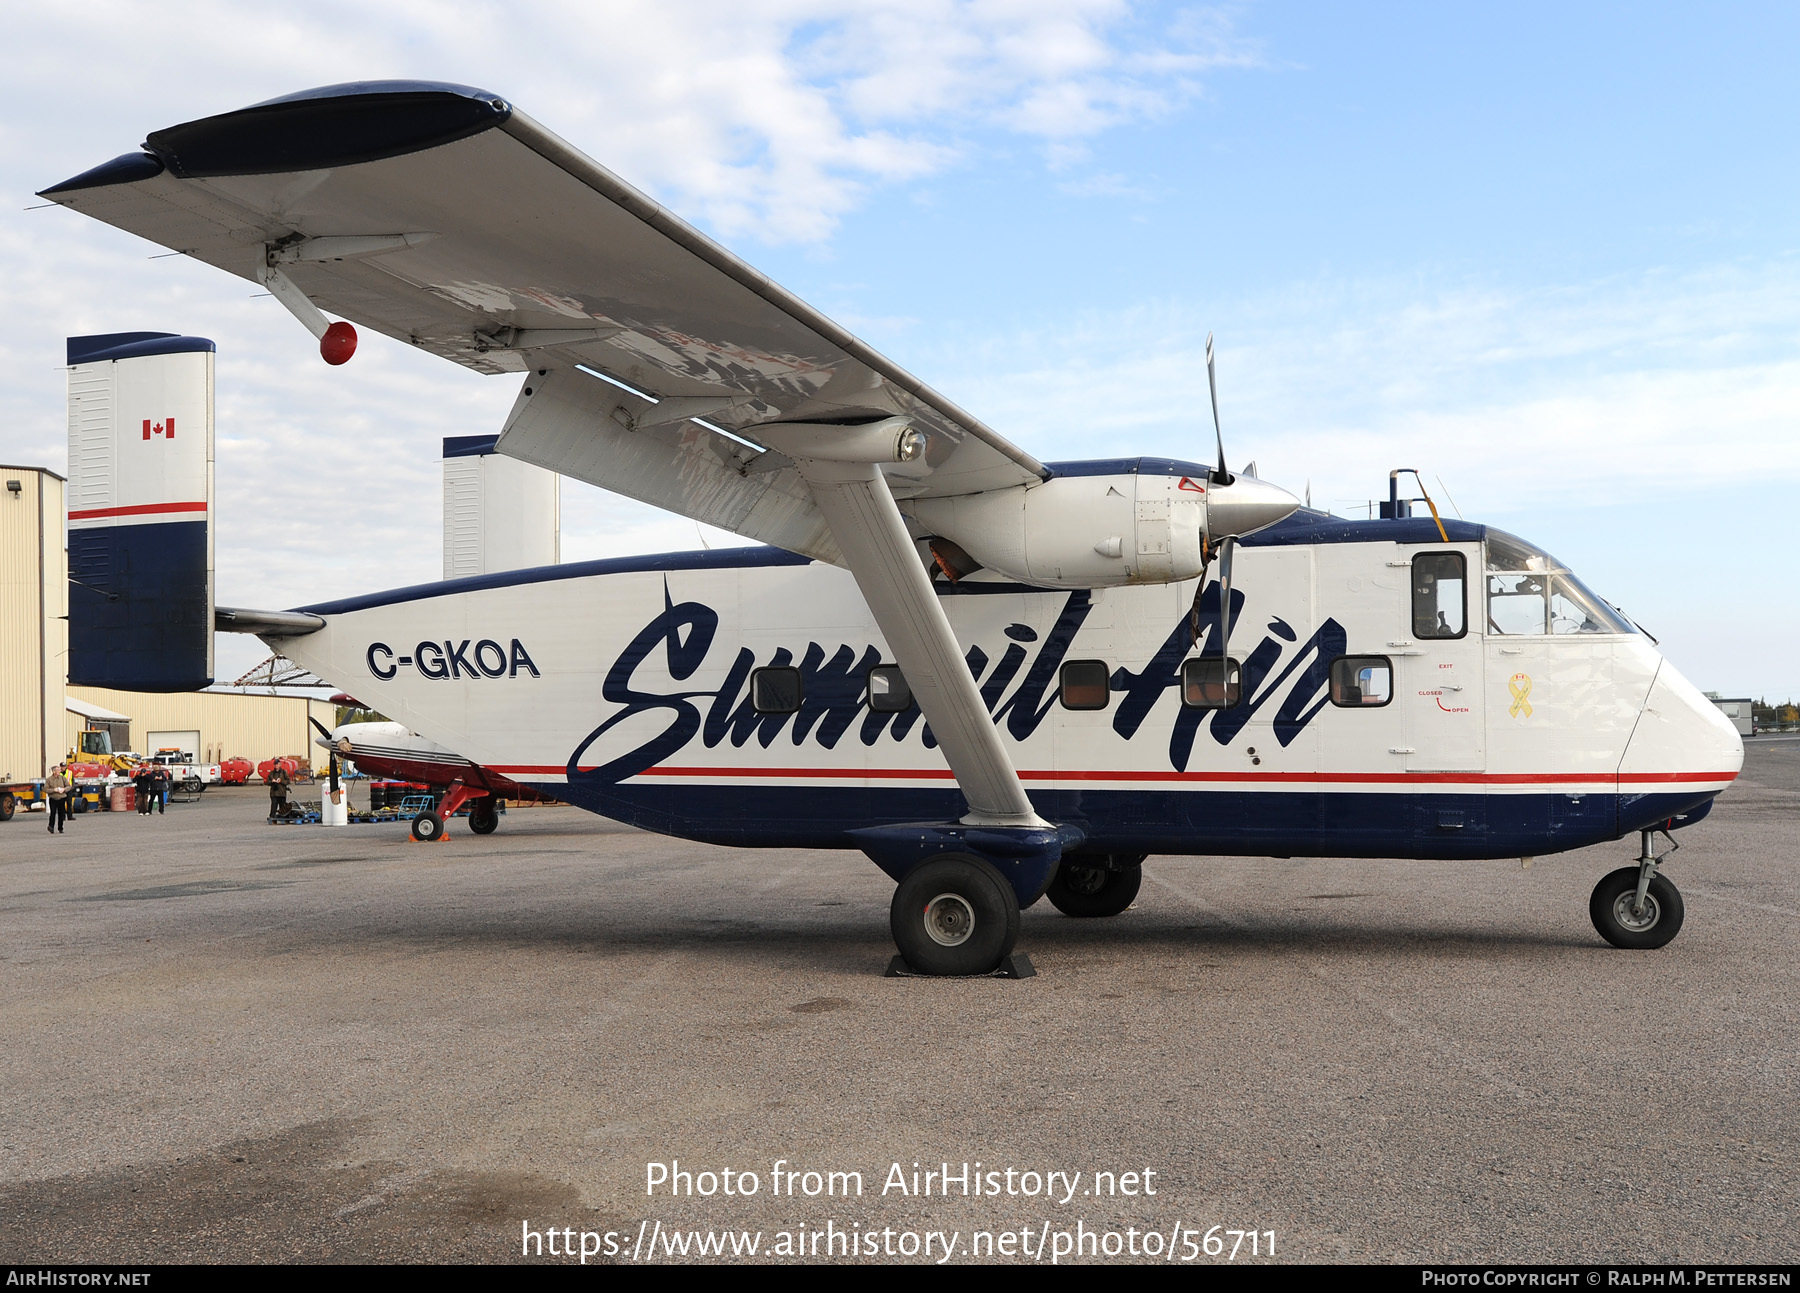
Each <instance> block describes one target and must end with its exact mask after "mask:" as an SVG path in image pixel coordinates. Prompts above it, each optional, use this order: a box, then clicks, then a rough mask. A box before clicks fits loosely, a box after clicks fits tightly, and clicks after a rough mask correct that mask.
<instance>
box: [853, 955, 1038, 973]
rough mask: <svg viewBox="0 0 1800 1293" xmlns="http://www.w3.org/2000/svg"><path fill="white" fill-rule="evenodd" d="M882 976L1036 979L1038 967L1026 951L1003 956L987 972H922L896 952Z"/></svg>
mask: <svg viewBox="0 0 1800 1293" xmlns="http://www.w3.org/2000/svg"><path fill="white" fill-rule="evenodd" d="M881 977H882V978H884V979H945V978H966V979H1034V978H1036V977H1037V967H1036V966H1035V965H1033V964H1032V963H1031V957H1030V956H1028V955H1026V954H1025V953H1024V952H1014V953H1013V954H1012V955H1010V956H1006V957H1002V958H1001V961H1000V964H999V965H997V966H995V967H994V968H993V969H992V970H990V971H988V972H987V973H986V974H966V975H946V974H920V973H919V972H918V971H917V970H915V969H913V968H912V966H910V965H908V964H907V963H906V958H905V957H904V956H901V955H899V954H898V953H896V954H895V955H894V958H893V959H892V960H891V961H889V962H888V965H887V969H886V970H884V971H883V972H882V975H881Z"/></svg>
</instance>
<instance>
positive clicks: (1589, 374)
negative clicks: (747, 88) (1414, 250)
mask: <svg viewBox="0 0 1800 1293" xmlns="http://www.w3.org/2000/svg"><path fill="white" fill-rule="evenodd" d="M1209 313H1210V318H1203V317H1201V314H1200V311H1199V310H1197V309H1196V308H1195V307H1192V306H1188V305H1162V306H1147V307H1141V308H1137V309H1133V310H1128V311H1122V312H1118V313H1114V314H1108V315H1092V316H1087V317H1083V318H1077V319H1074V320H1062V321H1059V325H1058V328H1057V329H1056V330H1055V331H1051V332H1044V333H1041V334H1029V335H1013V336H1010V337H986V338H973V337H966V336H957V337H949V338H945V339H944V341H943V343H942V345H941V348H940V349H939V351H938V354H937V356H936V358H937V360H938V363H937V364H933V365H932V366H931V371H932V372H933V380H934V384H936V385H938V386H939V388H940V389H945V390H951V391H955V392H956V393H957V395H958V396H959V397H960V399H961V401H962V402H963V403H964V404H965V405H966V406H967V407H970V408H972V409H974V410H975V411H977V412H978V413H980V414H981V415H982V416H983V417H984V418H986V419H987V420H988V421H989V422H990V423H992V424H993V425H995V426H997V427H999V428H1001V429H1002V430H1003V431H1004V432H1005V433H1006V434H1008V435H1011V436H1014V437H1016V438H1018V439H1019V440H1020V441H1021V442H1023V443H1026V444H1029V445H1030V446H1031V447H1032V448H1033V450H1034V451H1036V452H1038V453H1039V454H1040V455H1041V456H1049V457H1054V456H1058V455H1061V456H1071V457H1074V456H1081V457H1093V456H1100V455H1104V454H1109V453H1120V454H1127V453H1129V454H1136V453H1163V454H1169V455H1172V456H1181V457H1189V458H1195V459H1198V460H1200V461H1210V459H1211V458H1212V457H1213V454H1212V442H1213V433H1212V424H1211V413H1210V410H1209V409H1208V405H1207V393H1206V368H1205V360H1204V344H1205V335H1206V332H1207V330H1208V327H1209V325H1210V324H1213V323H1218V324H1219V329H1218V331H1219V335H1218V337H1217V353H1218V367H1219V385H1220V407H1221V411H1222V415H1223V419H1224V423H1225V437H1226V438H1225V443H1226V449H1227V455H1228V457H1229V458H1230V459H1231V460H1232V463H1233V465H1234V466H1235V465H1240V464H1241V463H1242V462H1243V461H1244V460H1246V459H1249V458H1254V459H1256V460H1258V462H1259V464H1260V468H1261V470H1262V472H1263V474H1264V475H1265V476H1266V477H1268V478H1270V479H1274V480H1278V481H1281V482H1282V483H1284V484H1288V485H1291V486H1293V487H1295V488H1296V489H1298V487H1300V486H1301V485H1302V484H1303V483H1304V482H1305V481H1306V480H1308V479H1310V480H1311V481H1312V482H1313V490H1314V497H1315V499H1317V500H1319V501H1322V502H1323V501H1327V500H1331V499H1350V498H1368V497H1371V496H1373V495H1374V494H1376V493H1379V492H1381V491H1382V490H1384V489H1385V482H1386V478H1387V471H1388V469H1389V468H1390V467H1394V466H1417V467H1419V468H1420V469H1421V470H1423V471H1425V472H1426V475H1427V480H1430V479H1431V477H1432V475H1434V474H1437V475H1442V476H1443V477H1444V479H1445V480H1446V481H1447V482H1448V483H1449V484H1450V486H1451V488H1452V489H1453V490H1454V491H1455V493H1456V496H1457V500H1458V501H1459V502H1460V503H1461V504H1462V506H1463V508H1464V509H1465V510H1466V511H1473V510H1475V509H1477V508H1494V507H1503V508H1507V509H1511V508H1514V507H1517V506H1519V503H1520V500H1521V499H1526V498H1529V499H1532V500H1536V501H1538V502H1542V503H1554V502H1561V501H1576V500H1580V501H1585V502H1589V503H1611V502H1624V501H1628V500H1632V499H1653V498H1666V497H1668V496H1670V495H1673V494H1677V493H1679V492H1680V491H1681V490H1683V489H1688V488H1696V487H1708V486H1712V485H1720V484H1728V483H1730V482H1732V481H1734V480H1741V479H1743V478H1744V477H1745V476H1746V475H1749V474H1753V475H1754V477H1755V478H1756V479H1757V480H1758V481H1764V482H1776V481H1785V482H1794V481H1800V359H1796V358H1795V357H1794V356H1795V353H1796V348H1795V346H1794V344H1793V343H1794V341H1795V339H1796V337H1800V264H1796V263H1785V262H1784V263H1778V264H1774V265H1764V266H1728V267H1721V268H1717V269H1713V270H1710V271H1707V272H1704V273H1695V274H1689V275H1682V276H1677V275H1671V274H1666V273H1650V274H1646V275H1641V276H1638V277H1636V278H1618V279H1609V280H1606V281H1601V282H1591V283H1584V284H1574V285H1563V286H1559V287H1554V288H1537V289H1529V290H1526V289H1518V290H1507V289H1501V288H1481V289H1478V288H1469V287H1446V288H1437V289H1433V288H1430V287H1422V286H1421V285H1420V284H1419V283H1418V282H1417V281H1413V280H1409V281H1406V282H1404V283H1400V282H1395V283H1375V282H1359V283H1340V284H1303V285H1299V286H1295V287H1292V288H1289V289H1286V290H1283V291H1276V292H1271V293H1269V294H1268V295H1266V296H1262V297H1259V298H1256V299H1253V300H1242V301H1232V302H1217V303H1215V308H1214V309H1213V310H1212V311H1210V312H1209ZM939 365H941V367H940V366H939Z"/></svg>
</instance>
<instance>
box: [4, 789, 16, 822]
mask: <svg viewBox="0 0 1800 1293" xmlns="http://www.w3.org/2000/svg"><path fill="white" fill-rule="evenodd" d="M16 807H18V804H17V802H16V801H15V800H14V799H13V797H12V795H11V794H4V795H0V822H10V821H11V820H12V815H13V809H15V808H16Z"/></svg>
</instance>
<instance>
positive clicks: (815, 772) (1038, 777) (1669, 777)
mask: <svg viewBox="0 0 1800 1293" xmlns="http://www.w3.org/2000/svg"><path fill="white" fill-rule="evenodd" d="M491 766H492V768H493V771H495V772H501V773H510V774H513V775H515V776H519V775H524V776H529V775H531V774H533V773H537V774H546V773H548V774H562V773H567V772H568V766H567V765H566V764H494V765H491ZM577 771H580V772H591V771H593V769H591V768H580V769H577ZM637 775H638V776H640V777H742V778H758V779H763V778H790V779H793V780H806V779H812V780H832V781H864V780H868V781H954V780H955V779H956V774H955V773H953V772H951V771H950V769H948V768H720V767H671V766H668V765H663V766H659V767H655V768H646V769H645V770H644V771H643V772H640V773H638V774H637ZM1737 775H1738V774H1737V773H1735V772H1625V773H1617V774H1615V773H1610V772H1596V773H1584V772H1550V773H1545V772H1522V773H1514V772H1054V771H1040V770H1036V769H1026V770H1023V771H1021V772H1020V773H1019V779H1020V780H1021V781H1151V782H1176V783H1190V784H1192V783H1200V782H1208V781H1212V782H1236V783H1242V782H1252V783H1264V784H1268V783H1274V784H1291V783H1302V784H1306V783H1310V784H1314V785H1321V784H1323V785H1355V784H1368V785H1404V784H1408V783H1428V784H1429V783H1442V782H1464V783H1468V782H1474V783H1477V784H1481V785H1494V786H1538V785H1542V786H1569V785H1593V784H1595V783H1598V782H1608V781H1616V782H1618V783H1620V784H1626V783H1630V784H1669V783H1678V782H1700V781H1734V780H1736V779H1737Z"/></svg>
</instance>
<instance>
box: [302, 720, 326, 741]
mask: <svg viewBox="0 0 1800 1293" xmlns="http://www.w3.org/2000/svg"><path fill="white" fill-rule="evenodd" d="M306 721H307V722H309V723H311V724H312V725H313V726H314V727H316V728H318V729H319V735H320V736H322V737H324V738H325V739H326V741H330V740H331V729H330V728H329V727H326V726H325V724H323V723H321V722H320V721H319V720H318V719H316V718H314V717H313V716H312V715H310V714H308V715H307V716H306Z"/></svg>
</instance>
